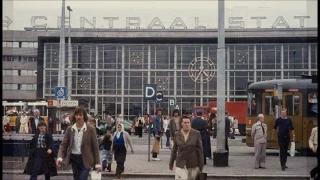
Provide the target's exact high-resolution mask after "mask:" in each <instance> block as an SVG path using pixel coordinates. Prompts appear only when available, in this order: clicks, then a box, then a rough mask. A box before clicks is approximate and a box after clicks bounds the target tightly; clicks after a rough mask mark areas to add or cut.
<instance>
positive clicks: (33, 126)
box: [29, 109, 44, 134]
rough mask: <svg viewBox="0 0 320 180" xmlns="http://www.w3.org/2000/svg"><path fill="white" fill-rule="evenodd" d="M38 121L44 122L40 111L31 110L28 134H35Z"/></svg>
mask: <svg viewBox="0 0 320 180" xmlns="http://www.w3.org/2000/svg"><path fill="white" fill-rule="evenodd" d="M40 121H44V119H43V117H41V116H40V111H39V110H38V109H35V110H33V116H32V117H31V118H30V122H29V133H31V134H36V131H38V130H39V129H38V124H39V122H40Z"/></svg>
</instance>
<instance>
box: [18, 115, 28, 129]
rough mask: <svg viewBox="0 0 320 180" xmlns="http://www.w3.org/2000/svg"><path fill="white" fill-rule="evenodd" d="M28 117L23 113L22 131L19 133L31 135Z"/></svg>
mask: <svg viewBox="0 0 320 180" xmlns="http://www.w3.org/2000/svg"><path fill="white" fill-rule="evenodd" d="M28 130H29V128H28V116H27V115H26V113H23V114H22V116H21V117H20V130H19V133H29V132H28Z"/></svg>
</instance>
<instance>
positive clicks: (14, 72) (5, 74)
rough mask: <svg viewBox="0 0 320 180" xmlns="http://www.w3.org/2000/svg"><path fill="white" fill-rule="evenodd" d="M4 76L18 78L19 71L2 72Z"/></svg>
mask: <svg viewBox="0 0 320 180" xmlns="http://www.w3.org/2000/svg"><path fill="white" fill-rule="evenodd" d="M2 75H3V76H18V70H2Z"/></svg>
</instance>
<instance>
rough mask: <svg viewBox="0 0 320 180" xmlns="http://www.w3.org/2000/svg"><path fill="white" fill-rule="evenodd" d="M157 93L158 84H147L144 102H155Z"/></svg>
mask: <svg viewBox="0 0 320 180" xmlns="http://www.w3.org/2000/svg"><path fill="white" fill-rule="evenodd" d="M156 93H157V85H156V84H145V85H144V93H143V94H144V96H143V99H144V101H155V100H156Z"/></svg>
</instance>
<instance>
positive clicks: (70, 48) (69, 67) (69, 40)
mask: <svg viewBox="0 0 320 180" xmlns="http://www.w3.org/2000/svg"><path fill="white" fill-rule="evenodd" d="M67 9H68V11H69V37H68V85H67V87H68V100H71V93H72V72H71V68H72V46H71V11H72V9H71V8H70V6H67Z"/></svg>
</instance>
